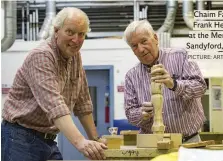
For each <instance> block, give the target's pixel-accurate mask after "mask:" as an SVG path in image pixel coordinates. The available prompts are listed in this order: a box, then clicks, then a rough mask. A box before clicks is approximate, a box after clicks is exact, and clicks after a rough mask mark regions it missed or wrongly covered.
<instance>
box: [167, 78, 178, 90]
mask: <svg viewBox="0 0 223 161" xmlns="http://www.w3.org/2000/svg"><path fill="white" fill-rule="evenodd" d="M172 79H173V88H169V89H170V90H172V91H175V90H176V88H177V81H176V78H175V77H172Z"/></svg>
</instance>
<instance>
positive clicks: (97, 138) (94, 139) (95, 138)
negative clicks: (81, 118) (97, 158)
mask: <svg viewBox="0 0 223 161" xmlns="http://www.w3.org/2000/svg"><path fill="white" fill-rule="evenodd" d="M99 139H101V137H99V136H97V137H94V138H93V139H92V140H93V141H98V140H99Z"/></svg>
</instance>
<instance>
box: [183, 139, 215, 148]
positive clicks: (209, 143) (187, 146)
mask: <svg viewBox="0 0 223 161" xmlns="http://www.w3.org/2000/svg"><path fill="white" fill-rule="evenodd" d="M212 144H215V141H214V140H208V141H201V142H197V143H186V144H182V146H183V147H185V148H198V147H206V146H207V145H212Z"/></svg>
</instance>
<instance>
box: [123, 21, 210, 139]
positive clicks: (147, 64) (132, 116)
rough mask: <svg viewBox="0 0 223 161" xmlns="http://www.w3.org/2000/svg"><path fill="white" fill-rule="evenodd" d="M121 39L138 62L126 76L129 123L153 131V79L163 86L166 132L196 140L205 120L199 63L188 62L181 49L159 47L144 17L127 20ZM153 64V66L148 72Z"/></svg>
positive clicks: (202, 84) (203, 82)
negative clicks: (142, 18) (127, 23)
mask: <svg viewBox="0 0 223 161" xmlns="http://www.w3.org/2000/svg"><path fill="white" fill-rule="evenodd" d="M124 39H125V40H126V42H127V43H128V45H129V46H130V47H131V49H132V51H133V52H134V54H135V55H136V56H137V58H138V59H139V61H140V63H139V64H137V65H136V66H134V67H133V68H131V69H130V70H129V71H128V72H127V74H126V76H125V89H124V102H125V113H126V116H127V118H128V120H129V122H130V123H131V124H133V125H135V126H137V127H139V128H140V132H141V133H152V130H151V128H152V125H153V104H152V103H151V82H152V81H155V82H157V83H162V84H163V85H164V88H163V97H164V103H163V121H164V125H165V132H167V133H182V135H183V142H197V141H199V140H200V137H199V134H198V131H199V129H200V128H201V127H202V125H203V123H204V121H205V116H204V111H203V107H202V104H201V97H202V95H203V94H204V93H205V91H206V88H207V86H206V83H205V81H204V79H203V76H202V74H201V71H200V69H199V67H198V65H197V64H196V63H195V62H190V61H188V56H187V52H186V51H185V50H184V49H177V48H176V49H173V48H164V49H161V48H159V46H158V37H157V35H156V33H155V32H154V30H153V28H152V26H151V24H150V23H149V22H148V21H147V20H141V21H133V22H132V23H130V24H129V25H128V27H127V28H126V30H125V32H124ZM152 66H156V69H155V70H153V71H152V72H151V71H150V68H151V67H152ZM148 71H150V72H148Z"/></svg>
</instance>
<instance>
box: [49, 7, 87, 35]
mask: <svg viewBox="0 0 223 161" xmlns="http://www.w3.org/2000/svg"><path fill="white" fill-rule="evenodd" d="M74 14H76V15H81V16H83V18H84V19H85V21H86V23H87V25H88V30H87V32H90V31H91V29H90V21H89V18H88V16H87V14H86V13H85V12H83V11H82V10H80V9H78V8H75V7H65V8H63V9H62V10H61V11H60V12H58V13H57V15H56V17H55V18H54V19H53V22H52V25H51V29H50V32H49V33H50V36H53V35H54V27H56V28H62V27H63V24H64V21H65V19H66V18H69V17H71V16H73V15H74Z"/></svg>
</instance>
